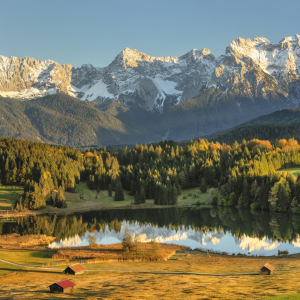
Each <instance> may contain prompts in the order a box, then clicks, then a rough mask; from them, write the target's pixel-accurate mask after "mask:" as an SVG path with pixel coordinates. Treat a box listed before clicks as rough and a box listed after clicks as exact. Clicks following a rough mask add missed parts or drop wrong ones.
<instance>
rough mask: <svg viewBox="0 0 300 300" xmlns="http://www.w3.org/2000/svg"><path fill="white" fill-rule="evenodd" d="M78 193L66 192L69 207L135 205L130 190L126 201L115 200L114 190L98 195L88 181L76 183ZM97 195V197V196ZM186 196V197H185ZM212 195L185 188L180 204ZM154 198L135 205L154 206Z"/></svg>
mask: <svg viewBox="0 0 300 300" xmlns="http://www.w3.org/2000/svg"><path fill="white" fill-rule="evenodd" d="M75 191H76V193H69V192H65V197H66V200H67V205H68V207H70V208H72V207H76V206H79V205H83V204H88V203H90V204H91V203H94V204H99V206H103V207H106V206H114V207H116V206H124V205H126V206H131V205H134V197H133V196H130V195H129V194H128V191H125V190H124V198H125V200H124V201H115V200H114V197H113V196H114V192H113V193H112V197H109V196H108V191H107V190H100V191H99V192H98V195H97V191H96V190H90V189H89V188H88V186H87V185H86V183H83V182H80V183H79V184H77V185H76V188H75ZM81 193H82V194H83V199H80V196H79V194H81ZM194 194H198V195H199V197H198V198H194V197H193V195H194ZM96 196H97V198H96ZM184 198H185V199H184ZM211 198H212V197H211V196H210V194H209V192H208V191H207V192H206V193H202V192H201V191H200V189H199V188H192V189H185V190H183V191H182V194H181V195H179V196H178V205H185V204H198V203H201V204H203V203H205V202H210V200H211ZM154 206H156V205H155V204H154V200H153V199H147V200H146V203H145V204H139V205H134V207H154Z"/></svg>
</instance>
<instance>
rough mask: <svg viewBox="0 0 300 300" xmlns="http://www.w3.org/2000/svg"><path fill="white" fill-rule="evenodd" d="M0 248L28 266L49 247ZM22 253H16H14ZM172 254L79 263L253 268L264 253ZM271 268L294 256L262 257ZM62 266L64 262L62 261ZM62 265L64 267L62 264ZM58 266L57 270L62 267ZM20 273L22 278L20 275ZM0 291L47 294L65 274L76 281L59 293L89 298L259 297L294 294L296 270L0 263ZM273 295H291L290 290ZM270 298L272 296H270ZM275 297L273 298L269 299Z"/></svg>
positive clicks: (294, 263) (299, 286)
mask: <svg viewBox="0 0 300 300" xmlns="http://www.w3.org/2000/svg"><path fill="white" fill-rule="evenodd" d="M20 252H21V251H9V252H8V251H4V250H1V251H0V258H3V259H11V260H14V261H15V262H19V263H22V262H26V263H27V261H28V264H32V265H41V264H42V263H44V264H46V263H47V262H49V261H52V260H51V259H50V254H52V252H44V251H22V253H20ZM20 254H22V255H20ZM186 254H187V253H183V252H181V253H178V254H176V255H175V256H173V257H172V258H171V259H170V260H168V261H162V262H138V263H101V264H95V265H92V264H88V265H85V267H86V268H87V269H102V270H113V269H115V270H141V271H143V270H147V271H151V270H152V271H176V272H186V271H188V272H192V271H196V272H212V273H223V272H256V271H257V270H258V269H259V268H260V267H261V266H262V265H263V264H264V263H265V262H266V258H237V257H224V256H218V255H212V256H211V257H207V256H206V254H203V253H199V252H196V251H191V252H190V251H189V252H188V254H189V255H190V256H186ZM177 258H180V259H181V260H177ZM267 261H268V262H269V263H271V264H272V265H274V266H275V268H276V270H291V269H300V262H299V257H294V258H293V257H288V258H286V259H284V262H283V260H282V259H280V258H268V259H267ZM66 265H67V264H66ZM66 265H65V266H66ZM63 267H64V266H61V267H60V269H63ZM25 276H26V280H24V277H25ZM0 278H1V287H0V295H1V296H5V297H7V298H8V299H12V298H14V299H15V298H16V299H24V298H30V297H31V298H34V299H49V289H48V286H49V285H50V284H52V283H54V282H57V281H60V280H64V279H70V280H72V281H74V282H75V283H76V291H75V293H74V294H71V295H64V294H61V295H59V297H60V298H69V299H70V298H72V299H88V297H90V298H89V299H93V298H95V297H98V298H109V299H112V298H116V296H117V297H118V299H125V298H128V297H131V298H133V299H174V295H176V298H177V299H187V298H188V299H262V298H266V297H271V296H278V295H286V294H295V293H299V291H300V282H299V273H275V274H274V275H272V276H197V275H180V274H178V275H176V274H142V273H132V274H130V273H120V272H118V273H111V272H100V273H96V272H95V273H92V272H86V273H85V274H83V275H78V276H70V275H64V274H62V273H61V271H60V270H58V271H52V270H49V271H39V270H34V271H33V270H24V269H20V268H19V267H15V266H11V265H8V264H4V263H1V262H0ZM285 297H286V296H284V297H282V298H280V297H278V299H297V298H296V295H290V296H289V297H293V298H285ZM271 299H273V298H271ZM274 299H276V298H274Z"/></svg>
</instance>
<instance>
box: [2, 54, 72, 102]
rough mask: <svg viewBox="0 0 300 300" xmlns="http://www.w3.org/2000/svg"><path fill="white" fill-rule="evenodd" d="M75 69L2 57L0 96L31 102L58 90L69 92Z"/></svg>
mask: <svg viewBox="0 0 300 300" xmlns="http://www.w3.org/2000/svg"><path fill="white" fill-rule="evenodd" d="M71 76H72V66H71V65H68V64H64V65H60V64H58V63H57V62H55V61H52V60H44V61H40V60H36V59H33V58H29V57H25V58H23V59H22V58H17V57H9V58H8V57H4V56H0V96H4V97H11V98H17V99H32V98H36V97H42V96H45V95H47V94H54V93H56V91H57V90H58V91H62V92H64V93H68V90H69V88H70V84H71Z"/></svg>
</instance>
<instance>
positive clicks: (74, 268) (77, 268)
mask: <svg viewBox="0 0 300 300" xmlns="http://www.w3.org/2000/svg"><path fill="white" fill-rule="evenodd" d="M84 271H85V267H84V266H83V265H81V264H75V265H71V266H68V267H67V268H66V269H65V270H64V271H63V273H64V274H71V275H79V274H83V273H84Z"/></svg>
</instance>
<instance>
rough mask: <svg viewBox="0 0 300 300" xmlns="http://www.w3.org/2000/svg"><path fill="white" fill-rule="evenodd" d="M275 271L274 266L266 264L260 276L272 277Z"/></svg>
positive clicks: (260, 271)
mask: <svg viewBox="0 0 300 300" xmlns="http://www.w3.org/2000/svg"><path fill="white" fill-rule="evenodd" d="M274 270H275V268H274V267H273V266H271V265H270V264H268V263H266V264H265V265H264V266H263V267H262V268H261V269H260V270H259V271H258V272H259V275H271V274H273V271H274Z"/></svg>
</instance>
